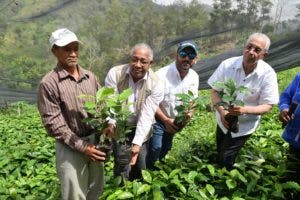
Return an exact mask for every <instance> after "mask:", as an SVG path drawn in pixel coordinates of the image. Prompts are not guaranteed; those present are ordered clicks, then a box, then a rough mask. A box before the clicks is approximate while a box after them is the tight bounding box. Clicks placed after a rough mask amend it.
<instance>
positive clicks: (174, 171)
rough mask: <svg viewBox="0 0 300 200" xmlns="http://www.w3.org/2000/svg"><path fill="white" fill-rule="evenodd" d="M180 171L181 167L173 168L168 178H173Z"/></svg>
mask: <svg viewBox="0 0 300 200" xmlns="http://www.w3.org/2000/svg"><path fill="white" fill-rule="evenodd" d="M180 172H181V169H174V170H172V171H171V172H170V174H169V178H174V176H175V175H176V174H178V173H180Z"/></svg>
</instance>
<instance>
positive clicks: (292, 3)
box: [153, 0, 300, 20]
mask: <svg viewBox="0 0 300 200" xmlns="http://www.w3.org/2000/svg"><path fill="white" fill-rule="evenodd" d="M174 1H175V0H153V2H155V3H157V4H162V5H170V4H172V3H173V2H174ZM184 1H185V2H186V3H189V2H191V0H184ZM199 1H200V2H201V3H205V4H208V5H212V4H213V0H199ZM272 2H273V10H272V13H273V15H275V8H276V4H277V2H281V3H284V4H285V7H284V9H283V15H282V20H286V19H290V18H294V16H295V15H296V13H297V8H296V4H300V0H272Z"/></svg>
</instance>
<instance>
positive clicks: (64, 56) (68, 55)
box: [52, 42, 79, 68]
mask: <svg viewBox="0 0 300 200" xmlns="http://www.w3.org/2000/svg"><path fill="white" fill-rule="evenodd" d="M78 50H79V44H78V42H72V43H70V44H68V45H66V46H64V47H58V46H56V47H53V48H52V53H53V54H54V56H55V57H56V58H57V61H58V63H59V64H61V65H62V66H63V67H66V68H69V67H76V66H77V64H78V55H79V51H78Z"/></svg>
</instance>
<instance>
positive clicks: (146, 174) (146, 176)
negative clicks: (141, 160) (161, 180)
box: [142, 170, 152, 183]
mask: <svg viewBox="0 0 300 200" xmlns="http://www.w3.org/2000/svg"><path fill="white" fill-rule="evenodd" d="M142 176H143V179H144V180H145V181H146V182H148V183H152V177H151V174H150V173H149V172H148V171H146V170H142Z"/></svg>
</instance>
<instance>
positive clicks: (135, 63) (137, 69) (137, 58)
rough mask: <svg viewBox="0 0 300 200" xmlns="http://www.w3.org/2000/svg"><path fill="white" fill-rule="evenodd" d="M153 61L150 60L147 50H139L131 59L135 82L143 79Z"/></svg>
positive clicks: (131, 72)
mask: <svg viewBox="0 0 300 200" xmlns="http://www.w3.org/2000/svg"><path fill="white" fill-rule="evenodd" d="M151 63H152V60H151V59H150V52H149V50H148V49H145V48H137V49H136V50H135V51H134V52H133V55H132V56H131V58H130V62H129V66H130V74H131V76H132V78H133V80H134V82H136V81H138V80H140V79H142V78H143V77H144V76H145V74H146V73H147V72H148V70H149V68H150V66H151Z"/></svg>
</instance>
